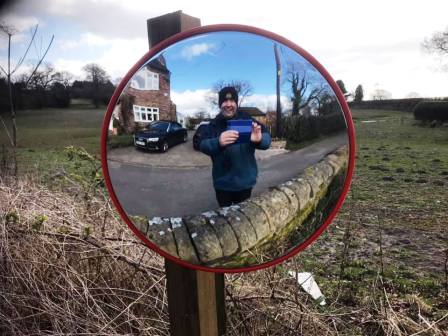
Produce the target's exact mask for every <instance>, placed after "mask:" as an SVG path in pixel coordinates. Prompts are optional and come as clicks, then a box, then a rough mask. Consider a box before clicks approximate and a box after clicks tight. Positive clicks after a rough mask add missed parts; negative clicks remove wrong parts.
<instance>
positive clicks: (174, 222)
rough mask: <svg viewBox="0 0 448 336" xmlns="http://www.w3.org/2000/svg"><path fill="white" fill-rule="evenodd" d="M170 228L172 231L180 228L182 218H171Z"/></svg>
mask: <svg viewBox="0 0 448 336" xmlns="http://www.w3.org/2000/svg"><path fill="white" fill-rule="evenodd" d="M171 226H172V228H173V230H174V229H177V228H180V227H181V226H182V218H180V217H171Z"/></svg>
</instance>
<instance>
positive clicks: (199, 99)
mask: <svg viewBox="0 0 448 336" xmlns="http://www.w3.org/2000/svg"><path fill="white" fill-rule="evenodd" d="M209 94H210V90H209V89H198V90H195V91H191V90H186V91H183V92H176V91H171V99H172V101H173V103H174V104H176V107H177V110H178V111H179V112H181V113H183V114H184V115H188V116H192V115H194V114H195V113H196V112H198V111H200V110H205V111H207V112H209V113H210V114H215V113H216V111H215V110H213V109H212V106H211V105H210V103H209V102H208V100H207V95H209Z"/></svg>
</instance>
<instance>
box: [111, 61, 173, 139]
mask: <svg viewBox="0 0 448 336" xmlns="http://www.w3.org/2000/svg"><path fill="white" fill-rule="evenodd" d="M170 77H171V72H170V71H169V70H168V68H167V66H166V62H165V58H164V57H163V55H160V56H159V57H157V58H156V59H154V60H152V61H151V62H149V63H148V64H147V65H146V66H145V67H143V68H142V69H140V70H139V71H138V72H137V73H136V74H135V75H134V76H133V77H132V79H131V80H130V81H129V83H128V85H127V86H126V88H125V89H124V91H123V93H122V95H121V97H120V111H121V115H120V116H119V118H118V119H119V122H120V124H121V125H122V127H123V129H124V130H125V132H126V133H133V132H135V130H137V129H139V128H143V127H145V126H147V125H148V124H149V123H150V122H151V121H154V120H172V121H176V119H177V116H176V105H175V104H174V103H173V102H172V101H171V94H170V93H171V87H170Z"/></svg>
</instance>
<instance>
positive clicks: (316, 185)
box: [303, 171, 324, 199]
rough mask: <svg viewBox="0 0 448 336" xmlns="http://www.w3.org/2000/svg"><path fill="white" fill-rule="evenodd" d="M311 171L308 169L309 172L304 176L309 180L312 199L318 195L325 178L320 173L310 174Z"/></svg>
mask: <svg viewBox="0 0 448 336" xmlns="http://www.w3.org/2000/svg"><path fill="white" fill-rule="evenodd" d="M309 172H310V171H308V173H307V174H306V175H305V176H304V177H303V178H304V179H305V180H306V181H308V183H309V184H310V186H311V191H312V192H311V193H310V196H311V199H313V198H314V197H316V195H317V194H318V193H319V191H320V189H321V186H322V185H323V183H324V180H323V178H322V176H321V175H320V174H314V175H313V174H310V173H309Z"/></svg>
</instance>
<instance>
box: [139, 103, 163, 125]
mask: <svg viewBox="0 0 448 336" xmlns="http://www.w3.org/2000/svg"><path fill="white" fill-rule="evenodd" d="M133 109H134V120H135V121H138V122H151V121H154V120H159V109H158V108H157V107H147V106H139V105H133Z"/></svg>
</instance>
